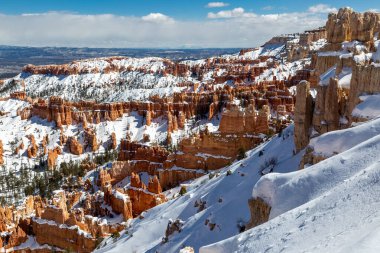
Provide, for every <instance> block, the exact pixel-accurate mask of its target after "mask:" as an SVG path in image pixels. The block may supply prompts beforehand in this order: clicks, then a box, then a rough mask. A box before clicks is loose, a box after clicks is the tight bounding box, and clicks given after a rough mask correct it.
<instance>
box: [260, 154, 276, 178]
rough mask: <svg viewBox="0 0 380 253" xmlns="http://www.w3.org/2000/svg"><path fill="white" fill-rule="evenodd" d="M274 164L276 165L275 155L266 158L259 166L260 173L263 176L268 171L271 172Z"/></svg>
mask: <svg viewBox="0 0 380 253" xmlns="http://www.w3.org/2000/svg"><path fill="white" fill-rule="evenodd" d="M276 165H277V158H276V157H272V158H269V159H268V160H266V161H265V162H264V164H263V165H261V166H260V174H261V175H262V176H264V175H266V174H268V173H272V172H273V169H274V167H275V166H276Z"/></svg>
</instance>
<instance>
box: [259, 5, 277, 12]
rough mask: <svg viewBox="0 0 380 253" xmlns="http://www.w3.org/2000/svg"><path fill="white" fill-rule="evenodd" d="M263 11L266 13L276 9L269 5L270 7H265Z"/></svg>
mask: <svg viewBox="0 0 380 253" xmlns="http://www.w3.org/2000/svg"><path fill="white" fill-rule="evenodd" d="M261 9H262V10H264V11H271V10H273V9H274V7H273V6H271V5H268V6H264V7H263V8H261Z"/></svg>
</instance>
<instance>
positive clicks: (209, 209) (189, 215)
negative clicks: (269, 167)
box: [97, 126, 302, 253]
mask: <svg viewBox="0 0 380 253" xmlns="http://www.w3.org/2000/svg"><path fill="white" fill-rule="evenodd" d="M283 136H284V137H277V136H275V137H273V139H271V140H270V141H268V142H266V143H264V144H262V145H261V146H259V147H257V148H256V149H254V150H252V151H250V152H248V153H247V155H248V157H247V158H246V159H243V160H241V161H238V162H235V163H234V164H233V165H231V166H230V167H226V168H224V169H221V170H220V171H219V172H214V173H215V174H219V176H217V175H215V176H214V177H213V178H212V179H209V175H206V176H204V177H201V178H198V179H197V180H195V181H193V182H191V183H188V184H186V183H185V184H183V185H185V186H186V187H187V194H185V195H184V196H182V197H176V198H175V199H172V200H170V201H168V202H167V203H165V204H162V205H159V206H156V207H155V208H153V209H150V210H149V211H147V212H146V213H145V214H144V215H143V216H144V218H143V219H140V218H135V219H133V220H132V221H131V223H130V227H129V228H128V229H127V231H128V232H126V231H124V232H122V233H121V237H120V238H119V239H118V240H116V241H115V240H114V239H113V238H109V239H108V240H105V242H103V243H102V245H101V248H100V249H98V250H97V252H136V253H140V252H165V253H174V252H175V253H178V252H179V251H180V249H182V248H184V247H185V246H191V247H194V249H195V250H196V252H198V250H199V248H200V247H201V246H204V245H207V244H210V243H214V242H218V241H220V240H223V239H226V238H229V237H231V236H234V235H237V234H238V233H239V228H238V225H239V224H244V223H246V222H248V221H249V219H250V212H249V208H248V199H249V198H251V195H252V194H251V192H252V188H253V187H254V185H255V183H256V182H257V181H258V180H259V179H260V177H261V175H260V173H259V169H260V167H261V165H262V164H264V163H265V161H266V160H268V159H270V158H272V157H273V156H276V157H277V159H278V164H277V165H276V166H275V168H274V171H275V172H282V173H285V172H289V171H290V170H293V169H296V168H298V164H299V162H300V159H301V156H302V154H301V153H300V154H297V155H295V156H294V155H293V149H294V143H293V127H292V126H291V127H289V128H287V129H286V130H284V132H283ZM261 150H264V152H263V153H264V154H263V155H262V156H260V157H259V154H260V151H261ZM228 170H230V171H231V172H232V175H229V176H227V171H228ZM178 190H179V188H178V187H177V188H176V189H172V190H171V191H172V192H178ZM168 195H172V194H168ZM201 200H202V201H205V202H206V204H205V209H204V210H202V211H200V212H198V207H194V203H195V202H196V201H198V202H199V201H201ZM175 219H181V220H182V221H184V226H183V228H182V232H180V233H175V234H173V235H171V236H170V237H169V241H168V242H167V243H164V244H163V243H162V242H161V241H162V238H163V237H164V235H165V230H166V226H167V225H168V221H169V220H175ZM206 220H209V223H214V224H216V226H215V228H214V229H213V230H210V228H209V226H208V225H205V222H206Z"/></svg>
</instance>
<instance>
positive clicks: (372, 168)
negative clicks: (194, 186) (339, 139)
mask: <svg viewBox="0 0 380 253" xmlns="http://www.w3.org/2000/svg"><path fill="white" fill-rule="evenodd" d="M371 124H372V123H368V124H367V123H366V124H364V125H366V127H367V131H371V128H372V125H371ZM362 133H364V131H362ZM367 134H368V133H367ZM358 135H360V133H358ZM379 148H380V136H377V135H376V136H374V137H372V138H371V137H369V139H368V140H367V141H363V142H361V143H358V145H356V146H354V147H353V148H351V149H349V150H347V151H345V152H343V153H341V154H338V155H336V156H334V157H332V158H329V159H327V160H324V161H322V162H320V163H318V164H316V165H314V166H311V167H308V168H307V169H304V170H301V171H297V172H293V173H288V174H278V173H273V174H269V175H267V176H265V177H263V178H262V179H261V180H260V181H259V182H258V183H257V184H256V186H255V188H254V190H253V197H261V198H263V199H264V200H265V201H266V202H267V203H268V204H270V206H271V207H272V210H271V214H270V221H269V222H267V223H265V224H263V225H261V226H258V227H256V228H253V229H251V230H249V231H246V232H244V233H243V234H241V235H238V236H235V237H232V238H230V239H227V240H225V241H222V242H218V243H216V244H214V245H209V246H205V247H203V248H202V249H201V250H200V252H201V253H214V252H218V253H227V252H300V251H302V252H378V251H379V249H380V248H379V245H378V243H375V242H376V240H375V238H378V236H379V230H378V225H379V223H380V213H379V207H380V204H379V202H378V199H379V190H380V185H379V183H378V182H379V178H380V174H379V171H378V169H377V168H378V165H379V162H380V154H379V152H378V150H379ZM284 200H286V201H284ZM274 238H278V240H274Z"/></svg>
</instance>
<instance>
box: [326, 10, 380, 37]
mask: <svg viewBox="0 0 380 253" xmlns="http://www.w3.org/2000/svg"><path fill="white" fill-rule="evenodd" d="M326 30H327V40H328V41H329V42H331V43H342V42H344V41H353V40H358V41H362V42H368V41H371V40H373V37H374V36H375V34H376V33H377V32H379V31H380V14H378V13H373V12H365V13H357V12H354V11H353V10H352V9H350V8H344V9H340V10H339V12H338V13H336V14H335V13H332V14H329V18H328V21H327V23H326Z"/></svg>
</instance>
